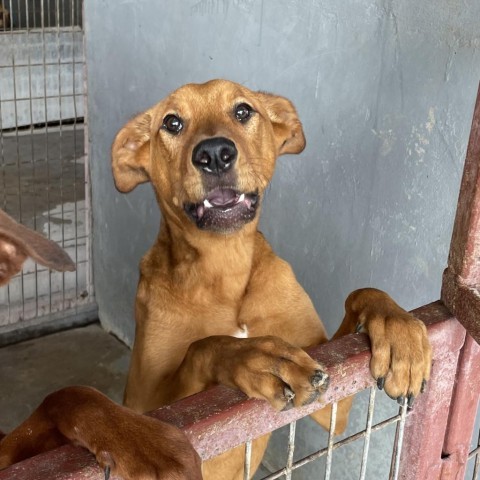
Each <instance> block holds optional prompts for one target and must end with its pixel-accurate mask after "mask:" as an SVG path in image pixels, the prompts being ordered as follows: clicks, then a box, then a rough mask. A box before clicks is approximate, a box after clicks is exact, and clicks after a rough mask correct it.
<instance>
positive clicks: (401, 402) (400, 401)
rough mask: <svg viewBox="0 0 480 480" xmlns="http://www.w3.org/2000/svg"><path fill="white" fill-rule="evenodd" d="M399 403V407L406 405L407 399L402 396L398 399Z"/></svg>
mask: <svg viewBox="0 0 480 480" xmlns="http://www.w3.org/2000/svg"><path fill="white" fill-rule="evenodd" d="M397 403H398V404H399V405H403V404H404V403H405V397H404V396H403V395H400V396H399V397H397Z"/></svg>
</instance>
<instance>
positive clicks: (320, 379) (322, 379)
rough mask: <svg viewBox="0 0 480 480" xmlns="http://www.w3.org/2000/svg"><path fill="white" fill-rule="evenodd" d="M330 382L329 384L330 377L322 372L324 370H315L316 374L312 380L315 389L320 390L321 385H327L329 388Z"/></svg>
mask: <svg viewBox="0 0 480 480" xmlns="http://www.w3.org/2000/svg"><path fill="white" fill-rule="evenodd" d="M328 382H329V377H328V375H327V374H326V373H325V372H322V370H315V373H314V374H313V376H312V378H310V383H311V384H312V386H313V387H315V388H318V387H320V386H321V385H325V383H326V384H327V386H328Z"/></svg>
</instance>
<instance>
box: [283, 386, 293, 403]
mask: <svg viewBox="0 0 480 480" xmlns="http://www.w3.org/2000/svg"><path fill="white" fill-rule="evenodd" d="M283 396H284V397H285V399H286V400H287V402H291V401H292V400H293V399H294V398H295V392H294V391H293V390H292V389H291V388H290V387H283Z"/></svg>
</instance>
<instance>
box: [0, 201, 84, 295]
mask: <svg viewBox="0 0 480 480" xmlns="http://www.w3.org/2000/svg"><path fill="white" fill-rule="evenodd" d="M28 257H31V258H32V260H34V261H35V262H37V263H40V264H41V265H44V266H45V267H48V268H51V269H52V270H57V271H59V272H65V271H69V272H71V271H73V270H75V264H74V263H73V261H72V259H71V258H70V257H69V256H68V254H67V253H66V252H65V251H64V250H62V249H61V248H60V247H59V246H58V245H57V244H56V243H55V242H53V241H52V240H49V239H48V238H45V237H43V236H42V235H40V234H39V233H37V232H35V231H34V230H30V229H29V228H27V227H24V226H23V225H20V224H19V223H17V222H16V221H15V220H14V219H13V218H12V217H10V216H9V215H7V214H6V213H5V212H4V211H2V210H0V286H2V285H5V284H7V283H8V282H9V280H10V279H11V278H12V277H13V276H14V275H15V274H17V273H18V272H19V271H20V270H21V269H22V266H23V262H24V261H25V260H26V259H27V258H28Z"/></svg>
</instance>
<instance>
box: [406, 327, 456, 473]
mask: <svg viewBox="0 0 480 480" xmlns="http://www.w3.org/2000/svg"><path fill="white" fill-rule="evenodd" d="M439 337H440V338H438V340H439V342H438V343H435V344H433V345H432V346H433V349H434V361H433V366H432V375H431V378H430V381H429V383H428V386H427V389H426V392H425V393H424V394H423V395H420V396H419V397H418V399H417V400H416V401H415V408H414V409H413V411H412V412H411V413H410V415H409V418H408V421H407V424H406V428H405V433H404V449H403V451H402V456H401V460H400V464H401V469H400V476H399V478H402V479H405V480H410V479H427V478H428V479H429V480H430V479H432V480H433V479H438V478H440V472H441V469H442V447H443V438H444V437H445V432H446V429H447V421H448V413H449V404H450V399H451V397H452V392H453V387H454V384H455V374H456V371H457V362H458V356H459V353H460V349H461V347H462V345H463V343H464V338H465V329H464V328H463V327H462V326H461V325H460V324H459V323H458V322H456V321H454V322H451V323H450V324H447V323H444V324H443V325H442V328H441V332H439ZM419 452H421V455H420V454H419Z"/></svg>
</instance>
